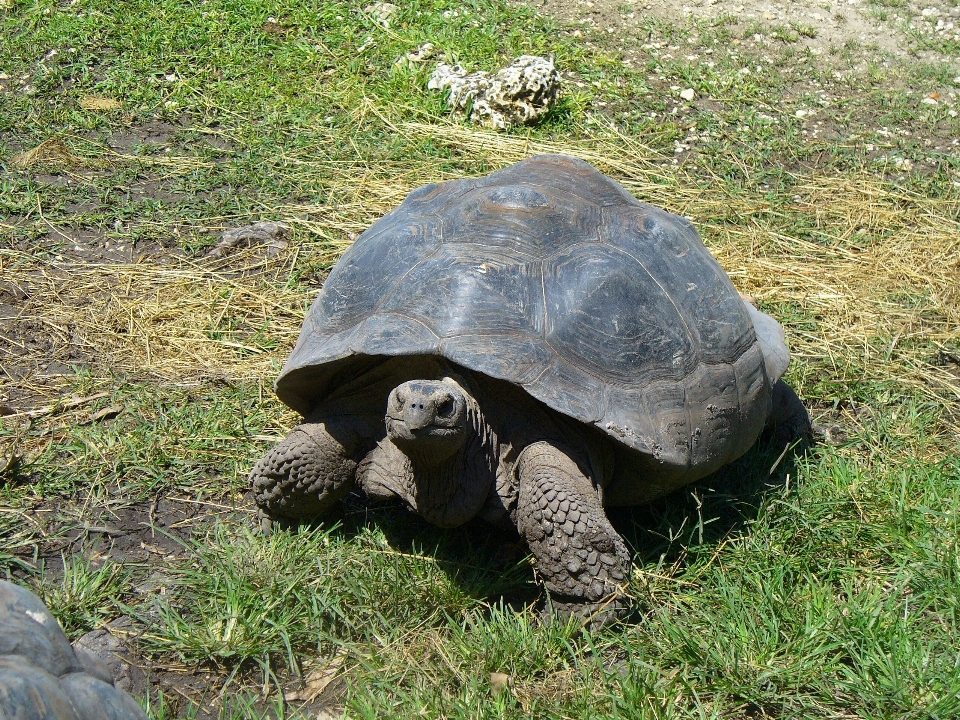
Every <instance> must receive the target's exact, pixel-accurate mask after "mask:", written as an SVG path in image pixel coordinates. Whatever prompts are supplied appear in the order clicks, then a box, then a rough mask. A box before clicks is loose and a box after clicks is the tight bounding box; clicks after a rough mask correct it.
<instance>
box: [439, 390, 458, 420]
mask: <svg viewBox="0 0 960 720" xmlns="http://www.w3.org/2000/svg"><path fill="white" fill-rule="evenodd" d="M455 409H456V403H454V401H453V398H452V397H450V396H449V395H447V397H445V398H444V399H443V400H441V401H440V403H439V404H438V405H437V415H439V416H440V417H444V418H447V417H450V416H451V415H453V411H454V410H455Z"/></svg>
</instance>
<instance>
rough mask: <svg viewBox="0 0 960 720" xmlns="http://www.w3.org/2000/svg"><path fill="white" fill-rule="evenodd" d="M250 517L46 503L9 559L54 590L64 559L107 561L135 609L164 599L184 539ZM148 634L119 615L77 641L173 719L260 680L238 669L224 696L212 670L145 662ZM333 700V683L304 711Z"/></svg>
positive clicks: (242, 505) (184, 507)
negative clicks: (28, 537) (121, 571)
mask: <svg viewBox="0 0 960 720" xmlns="http://www.w3.org/2000/svg"><path fill="white" fill-rule="evenodd" d="M252 512H253V509H252V501H251V500H250V499H249V498H243V499H242V500H239V501H236V500H234V499H231V498H220V499H213V500H210V501H198V500H196V499H194V498H189V497H177V496H158V497H157V498H155V499H154V500H153V501H152V502H139V503H130V502H128V501H125V500H120V499H118V500H116V501H113V500H107V501H103V500H102V499H97V498H93V497H88V498H86V499H83V498H79V499H70V500H55V501H45V502H41V503H39V504H38V505H37V506H36V507H34V508H32V509H30V510H27V511H26V512H25V515H24V518H25V520H26V521H27V522H28V523H29V525H30V526H31V527H32V530H33V531H34V533H35V535H36V538H37V539H36V541H35V542H34V543H33V544H32V545H30V546H27V547H24V548H21V549H19V550H18V551H17V553H16V554H17V556H18V557H19V558H20V559H21V560H22V561H23V562H24V563H25V564H26V565H28V566H30V565H32V566H35V567H39V566H40V565H41V564H42V565H43V568H44V575H45V578H46V582H47V583H52V584H54V585H56V584H57V583H58V582H59V579H60V578H61V577H62V576H63V561H64V558H78V557H83V558H86V559H87V560H88V561H89V562H90V563H91V565H92V566H93V567H97V566H99V565H100V564H102V563H103V562H106V561H110V562H114V563H117V564H119V565H121V566H122V567H124V568H125V569H128V570H132V571H133V573H134V578H135V582H134V593H135V596H134V597H133V598H131V599H129V600H128V602H130V603H131V604H132V605H134V606H136V605H138V604H139V603H140V602H141V601H143V600H146V599H148V598H149V596H150V595H156V594H160V595H165V594H166V593H167V591H168V590H167V588H168V584H169V582H170V575H169V571H168V568H169V567H170V566H171V564H173V563H175V562H179V561H182V560H183V559H184V558H186V557H189V555H190V550H189V546H188V542H189V541H190V539H191V538H193V537H194V536H196V535H202V534H203V533H204V532H205V531H206V530H207V529H209V528H210V527H212V526H213V524H214V523H215V522H216V521H217V520H218V519H230V518H232V519H233V522H238V523H244V522H248V521H249V520H248V518H249V516H250V514H251V513H252ZM13 575H14V577H15V578H17V579H18V581H20V582H23V583H25V584H27V585H28V586H29V585H30V580H29V576H28V575H27V574H26V572H25V571H23V570H19V569H18V570H14V571H13ZM137 596H139V597H137ZM150 629H151V627H150V623H149V621H147V622H144V621H143V619H138V618H135V617H131V616H126V615H121V616H120V617H118V618H115V619H113V620H111V621H110V622H108V623H106V624H105V625H104V626H103V628H98V629H94V630H92V631H91V632H89V633H86V634H85V635H83V636H82V637H81V638H80V639H79V640H78V641H77V642H78V643H79V644H80V645H81V646H82V647H84V648H85V649H87V650H88V651H91V652H94V653H96V654H98V655H100V657H101V659H103V660H104V661H105V662H106V663H107V664H108V665H109V666H111V667H112V668H113V669H114V671H115V675H119V677H120V684H121V686H123V687H124V689H125V690H127V691H128V692H130V693H131V694H133V695H134V696H136V697H146V696H147V695H148V694H149V695H150V697H151V698H153V699H154V700H155V699H156V698H157V697H159V693H160V692H162V693H163V695H164V697H165V698H166V702H167V706H168V708H170V709H171V710H172V712H173V713H174V714H175V715H176V714H179V713H181V712H184V711H186V710H187V708H189V707H190V705H191V704H192V705H193V706H194V707H195V709H196V713H197V714H195V715H190V716H191V717H196V718H197V720H207V719H211V720H212V719H213V718H217V717H219V716H220V706H221V705H222V703H223V701H224V697H231V696H232V695H233V694H234V689H237V688H239V687H240V686H241V685H244V686H245V685H248V684H249V681H250V680H251V679H252V680H254V681H257V679H258V677H259V675H258V673H257V672H256V671H255V668H252V667H251V668H249V669H248V671H244V670H243V669H241V671H239V672H238V673H236V675H234V676H233V679H232V680H231V683H232V685H231V688H233V689H228V690H226V692H224V691H225V687H224V683H225V682H226V681H227V679H228V678H227V676H226V675H225V674H224V673H222V672H220V671H218V670H217V669H215V668H207V667H195V666H187V665H183V664H181V663H177V662H176V661H175V660H173V659H169V660H166V661H165V660H163V659H160V658H151V657H146V656H145V655H144V653H143V652H142V651H141V648H140V637H141V636H142V635H143V634H144V633H147V632H149V631H150ZM280 681H281V682H282V683H284V685H285V686H286V687H287V688H288V689H296V688H298V687H299V686H300V685H301V681H300V680H299V679H298V678H295V677H292V676H291V677H286V676H282V675H281V677H280ZM338 694H339V691H338V686H337V684H336V683H334V684H332V685H331V687H329V688H328V689H327V691H325V692H324V693H323V695H322V696H321V697H320V698H313V699H311V703H309V704H308V707H307V709H310V708H314V709H317V710H321V709H322V708H323V707H325V706H327V705H329V704H330V702H331V698H332V697H333V696H334V695H337V696H338ZM265 708H266V705H265V706H264V709H265Z"/></svg>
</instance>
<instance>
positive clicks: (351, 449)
mask: <svg viewBox="0 0 960 720" xmlns="http://www.w3.org/2000/svg"><path fill="white" fill-rule="evenodd" d="M365 429H366V428H365V427H364V424H363V423H362V422H360V421H358V420H357V419H355V418H350V417H348V418H332V419H328V420H327V421H326V422H305V423H303V424H302V425H298V426H297V427H295V428H294V429H293V430H291V431H290V434H289V435H287V436H286V437H285V438H284V439H283V440H281V441H280V442H279V443H278V444H277V445H276V446H275V447H274V448H273V449H272V450H270V452H268V453H267V454H266V455H264V456H263V457H262V458H261V459H260V460H259V461H258V462H257V464H256V465H254V467H253V470H251V472H250V484H251V486H252V488H253V494H254V499H255V500H256V503H257V505H258V507H259V509H260V518H261V523H262V525H263V529H264V530H265V531H270V530H271V529H272V528H273V527H274V526H275V525H280V526H283V525H287V524H290V523H291V522H295V521H296V520H300V519H310V518H314V517H317V516H318V515H321V514H323V513H324V512H326V511H327V510H329V509H330V508H331V507H332V506H333V504H334V503H336V502H337V501H338V500H340V499H341V498H342V497H343V496H344V495H346V494H347V493H348V492H350V490H351V488H352V487H353V485H354V483H355V479H356V470H357V463H358V462H359V461H360V460H361V459H362V458H363V456H364V455H365V454H366V452H367V450H368V445H369V444H370V441H369V440H368V438H367V437H366V436H367V433H366V432H364V430H365Z"/></svg>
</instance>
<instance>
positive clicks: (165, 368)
mask: <svg viewBox="0 0 960 720" xmlns="http://www.w3.org/2000/svg"><path fill="white" fill-rule="evenodd" d="M402 131H403V132H406V133H408V134H410V135H414V136H417V137H419V138H422V137H423V136H430V137H432V138H433V139H434V141H436V142H440V143H444V144H446V145H448V146H450V147H453V148H454V149H456V150H457V151H460V152H462V153H463V154H464V155H468V156H469V157H470V158H471V161H472V162H474V163H476V164H478V165H479V164H481V163H483V164H485V165H486V166H487V167H500V166H503V165H506V164H509V163H511V162H514V161H517V160H520V159H521V158H523V157H526V156H529V155H533V154H538V153H544V152H549V153H554V152H563V153H569V154H572V155H576V156H579V157H581V158H583V159H585V160H588V161H589V162H591V163H593V164H594V165H595V166H597V167H598V168H599V169H600V170H601V171H603V172H606V173H608V174H610V175H612V176H613V177H615V178H617V179H618V180H619V181H620V182H621V183H622V184H623V185H624V186H626V187H627V188H628V189H629V190H630V191H631V192H633V193H634V194H635V195H636V196H637V197H639V198H641V199H642V200H644V201H647V202H650V203H653V204H656V205H661V206H663V207H666V208H668V209H670V210H672V211H674V212H678V213H681V214H684V215H686V216H688V217H691V218H692V219H693V220H694V221H695V222H696V223H697V225H698V226H699V227H700V228H701V231H702V232H703V234H704V236H705V238H706V240H707V242H708V244H709V245H710V247H711V249H712V250H713V252H714V253H715V254H716V256H717V257H718V259H719V260H720V262H721V264H722V265H723V266H724V267H725V268H726V269H727V271H728V272H729V273H730V275H731V276H732V278H733V280H734V283H735V284H736V285H737V286H738V288H739V289H740V290H741V291H744V292H747V293H749V294H751V295H754V296H755V297H757V298H759V299H760V300H761V301H762V302H764V303H768V304H776V303H791V304H793V305H794V306H798V307H799V309H800V314H801V315H802V316H804V317H807V318H812V319H814V320H815V322H816V330H815V331H812V332H811V331H810V330H807V329H804V328H802V327H791V326H790V324H789V322H788V335H789V341H790V345H791V347H792V349H793V351H794V353H795V355H796V356H797V357H799V358H803V359H804V360H806V361H807V362H808V363H813V364H815V365H816V366H817V367H818V368H820V369H821V370H822V371H826V372H834V373H837V374H838V375H839V376H846V375H847V374H848V373H851V372H852V373H859V377H860V379H863V380H868V381H888V380H889V381H895V382H897V383H900V384H904V385H909V386H911V387H913V388H916V389H918V390H920V391H922V392H923V393H926V394H927V395H929V396H931V397H933V398H937V399H939V400H943V401H945V402H951V403H955V402H957V401H958V400H960V378H958V377H957V376H956V375H955V374H952V373H951V372H949V371H948V370H947V369H946V368H945V367H941V366H938V365H937V364H935V363H936V360H937V357H936V349H937V348H942V347H943V345H944V344H945V343H948V342H950V341H955V340H956V339H957V337H960V290H958V285H957V281H956V278H958V277H960V233H958V232H957V230H956V227H957V225H956V222H957V215H958V204H957V203H956V202H955V201H946V200H935V199H929V198H923V197H917V196H912V195H909V194H907V193H905V192H904V191H903V190H900V189H897V188H895V187H894V186H892V185H890V184H886V183H884V182H882V181H880V180H877V179H876V178H871V177H867V176H864V177H860V178H850V177H839V176H836V175H810V176H808V177H806V178H803V179H802V180H801V181H800V182H799V183H798V185H797V187H796V196H795V197H794V204H793V205H792V206H791V207H790V208H789V211H790V212H791V213H792V214H793V216H794V219H796V218H802V219H803V221H804V223H805V225H806V227H808V228H809V227H811V226H812V227H814V228H815V229H816V234H817V237H818V241H817V242H814V241H811V240H810V239H808V238H809V234H808V236H807V239H804V238H801V237H800V236H799V234H797V235H794V234H791V219H790V218H784V217H781V216H779V215H778V214H777V213H774V212H773V211H771V208H770V206H769V203H768V202H767V201H766V200H765V199H764V198H763V197H761V196H759V195H749V194H746V193H740V194H730V193H728V192H725V191H724V190H723V189H722V188H723V187H724V186H723V185H721V184H720V183H716V184H710V183H708V182H704V179H703V178H702V177H700V178H696V177H690V176H688V174H687V172H686V170H685V169H684V168H683V167H680V168H664V167H661V166H659V165H657V164H655V163H654V162H652V161H651V160H647V159H645V158H648V157H653V156H652V155H651V153H649V151H647V150H646V149H645V148H644V147H643V146H640V145H638V144H636V143H633V142H631V141H630V140H629V139H627V138H624V137H622V136H618V135H615V134H609V135H608V136H607V137H606V138H605V139H599V140H591V141H590V142H576V143H569V144H555V143H543V142H532V141H529V140H527V139H524V138H519V137H512V136H505V135H502V134H495V133H488V132H478V131H472V130H469V129H466V128H464V127H462V126H456V125H447V126H444V125H440V126H427V125H417V124H410V125H407V126H405V127H404V128H402ZM48 143H49V144H48ZM48 143H44V144H43V145H41V146H40V147H39V148H37V149H35V150H33V151H30V153H27V155H30V157H31V158H32V159H31V160H30V162H35V161H38V158H41V156H42V158H43V159H44V160H49V159H48V158H47V157H46V156H47V155H48V154H49V153H51V152H52V153H54V154H55V155H56V156H57V157H58V158H60V161H63V158H64V157H67V158H74V159H75V157H76V156H74V155H72V154H71V153H69V150H67V149H64V148H62V147H61V145H62V143H60V144H58V143H54V142H50V141H48ZM45 146H47V147H45ZM41 150H42V151H41ZM48 151H49V152H48ZM114 155H115V157H113V158H111V162H133V161H136V162H153V159H144V158H139V157H137V158H134V157H132V156H122V155H118V154H114ZM159 161H160V162H163V163H164V164H166V165H170V170H171V171H173V172H177V171H181V170H183V169H184V168H180V167H179V165H177V160H176V159H175V158H162V159H159ZM24 162H26V160H24ZM195 162H196V161H192V162H186V163H185V167H188V166H191V165H193V164H194V163H195ZM287 164H288V167H289V169H290V171H291V172H294V173H305V174H311V175H312V176H313V177H315V178H316V177H321V178H325V179H326V183H327V187H328V189H329V197H330V198H333V199H335V201H329V200H328V202H326V203H325V204H323V205H289V206H286V207H281V208H276V212H275V216H276V217H278V218H280V219H283V220H287V221H289V222H291V223H292V224H293V225H295V226H298V227H299V228H300V230H301V233H300V234H301V240H304V237H303V236H304V234H305V233H306V234H308V235H309V236H311V238H310V239H306V241H304V242H301V243H298V244H295V245H292V246H291V248H290V249H289V250H288V251H286V252H285V253H283V254H281V255H280V256H279V257H277V258H273V259H263V258H262V256H261V254H259V253H258V251H257V250H248V251H244V252H239V253H236V254H234V255H233V256H231V257H230V258H228V259H227V261H226V262H224V261H217V262H213V261H209V260H204V259H192V258H188V257H180V256H176V255H169V256H167V257H166V258H165V260H164V263H163V264H156V263H153V262H149V263H148V262H141V263H138V264H130V265H104V264H77V263H68V262H60V261H57V260H50V259H38V258H36V257H31V256H28V255H26V254H23V253H19V252H15V251H9V250H7V251H2V252H0V272H2V274H3V276H4V277H5V278H6V279H7V280H9V281H12V282H14V283H18V284H21V285H24V286H25V287H29V288H30V289H31V292H30V295H31V300H30V301H29V302H28V304H27V305H26V307H25V308H24V309H23V312H22V314H21V316H20V320H21V321H23V322H27V323H30V324H31V326H32V327H34V328H35V332H36V333H38V334H39V335H42V336H45V337H46V338H47V343H48V347H49V348H60V349H63V348H66V347H67V346H72V347H74V348H79V349H80V350H82V352H83V353H84V354H86V355H88V356H90V357H91V358H97V359H99V360H101V361H105V362H107V363H109V365H110V366H111V367H113V368H116V369H117V370H122V371H123V372H127V373H132V374H134V375H138V374H142V373H147V374H149V375H150V376H153V377H156V378H158V379H167V380H176V381H183V380H185V379H188V380H199V379H202V378H207V377H210V376H211V375H213V376H221V377H227V378H256V377H259V378H263V377H270V376H271V375H272V374H273V373H275V371H276V368H277V367H278V365H279V363H281V362H282V360H283V358H284V357H285V355H286V353H287V352H288V351H289V348H290V347H291V346H292V344H293V342H294V341H295V339H296V336H297V333H298V331H299V326H300V323H301V322H302V319H303V315H304V312H305V309H306V308H307V306H308V305H309V302H310V301H311V299H312V296H313V294H314V292H315V291H314V290H312V289H308V290H304V289H299V290H289V289H285V281H286V279H287V277H288V276H289V275H290V273H291V272H292V271H293V269H294V267H295V266H296V265H297V264H298V263H302V262H310V263H314V264H328V263H330V262H332V261H333V260H334V259H335V258H336V257H337V256H338V255H339V253H340V252H342V250H343V249H344V248H345V247H346V246H347V245H348V244H349V242H350V241H351V239H352V238H353V237H355V235H356V233H358V232H360V231H362V230H363V229H364V228H365V227H367V226H369V225H370V224H371V223H372V222H374V221H375V220H376V218H378V217H379V216H381V215H382V214H383V213H385V212H386V211H387V210H389V209H390V208H392V207H394V206H396V205H397V204H398V203H399V202H400V201H401V200H402V199H403V197H404V196H405V195H406V194H407V193H408V192H409V191H410V190H411V189H413V188H414V187H416V186H417V185H420V184H422V183H424V182H429V181H437V180H443V179H448V178H449V176H450V175H449V173H448V174H446V175H445V174H444V173H442V172H440V171H438V170H437V169H436V167H435V164H434V163H432V162H429V161H427V160H424V161H423V162H422V164H420V165H415V164H407V165H404V166H402V167H390V166H387V167H379V168H369V167H365V166H364V165H363V164H362V163H361V162H358V163H357V164H355V165H350V166H344V165H343V164H342V163H334V162H332V161H331V162H325V161H324V160H323V158H322V157H321V159H319V160H316V159H315V160H302V159H298V158H296V157H293V158H288V159H287ZM731 217H732V218H735V219H736V221H735V222H730V221H728V220H724V219H723V218H731ZM7 341H8V342H12V343H13V344H14V345H17V344H22V343H21V342H20V341H18V340H17V339H16V338H7ZM275 343H276V346H275V347H274V344H275ZM55 353H56V350H54V354H55ZM846 379H850V378H846ZM49 389H52V388H49Z"/></svg>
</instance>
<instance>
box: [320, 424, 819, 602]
mask: <svg viewBox="0 0 960 720" xmlns="http://www.w3.org/2000/svg"><path fill="white" fill-rule="evenodd" d="M810 448H811V444H810V443H809V442H807V441H806V440H804V441H801V442H798V443H795V444H794V445H791V446H789V447H787V448H786V449H781V448H780V447H779V446H776V445H775V444H774V441H773V438H772V437H768V436H763V437H761V439H760V440H758V442H757V443H756V444H755V445H754V447H753V448H751V450H750V451H748V452H747V454H746V455H744V456H743V457H742V458H740V459H739V460H737V461H735V462H733V463H731V464H730V465H727V466H725V467H723V468H721V469H720V470H718V471H717V472H715V473H713V474H712V475H710V476H708V477H706V478H704V479H702V480H700V481H698V482H696V483H691V484H690V485H686V486H684V487H682V488H679V489H678V490H675V491H674V492H672V493H670V494H669V495H666V496H664V497H662V498H659V499H657V500H654V501H652V502H650V503H647V504H645V505H638V506H633V507H622V508H612V509H610V510H609V511H608V516H609V518H610V521H611V522H612V523H613V525H614V528H615V529H616V530H617V532H619V533H620V534H621V536H623V538H624V540H625V541H626V542H627V544H628V545H629V546H630V548H631V550H632V551H633V558H634V563H635V564H637V565H639V566H640V567H643V566H646V565H657V564H660V565H668V566H671V567H672V568H673V571H677V570H680V569H682V568H683V567H684V566H685V564H686V558H687V557H688V556H689V555H691V554H695V551H696V548H697V547H700V546H702V547H706V548H710V550H711V551H713V550H715V548H716V547H717V545H718V544H719V543H720V542H722V541H723V540H724V539H728V538H730V537H731V536H737V535H740V534H743V533H749V532H750V527H751V525H752V523H753V521H755V520H756V519H757V518H758V517H759V515H760V512H761V509H762V508H763V507H764V505H765V504H766V503H767V502H768V498H769V496H770V495H771V494H781V493H783V491H784V488H785V486H786V485H787V483H788V478H796V477H797V470H798V461H799V459H800V458H801V457H803V456H804V455H805V454H806V453H807V452H809V450H810ZM334 522H336V523H337V524H338V527H337V528H336V529H335V530H334V532H336V533H338V534H342V535H343V536H344V537H353V536H355V535H358V534H360V533H362V532H364V531H365V530H368V529H377V530H379V531H380V532H382V533H383V536H384V537H385V538H386V541H387V543H388V544H389V545H390V547H391V549H392V550H394V551H396V552H399V553H403V554H409V555H416V556H421V555H422V556H428V557H430V558H431V559H433V560H434V561H435V562H436V563H437V564H438V566H439V568H440V569H441V571H442V572H444V573H445V574H446V575H447V576H448V577H449V578H451V579H452V580H454V581H455V582H456V583H457V585H458V587H459V588H460V589H461V590H462V591H463V592H464V593H465V594H466V595H468V596H469V597H471V598H473V599H475V600H477V601H480V602H483V603H486V604H491V605H492V604H501V603H502V604H503V605H506V606H511V607H514V608H515V609H519V608H522V607H523V606H526V605H530V604H533V603H538V602H542V601H543V599H544V597H545V595H544V592H543V590H542V588H540V587H539V586H538V584H537V582H536V580H535V577H534V573H533V565H532V562H531V559H530V556H529V550H528V549H527V547H526V544H525V543H524V542H523V541H522V540H521V538H520V536H519V534H518V533H517V532H516V530H515V529H513V528H501V527H495V526H492V525H490V524H488V523H485V522H483V521H481V520H473V521H470V522H468V523H466V524H465V525H462V526H460V527H457V528H446V529H445V528H438V527H436V526H434V525H431V524H429V523H428V522H426V521H425V520H423V519H422V518H421V517H419V516H418V515H416V514H414V513H412V512H409V511H408V510H406V509H405V508H403V507H400V506H399V505H395V504H379V505H377V504H371V503H370V502H368V501H367V500H366V498H364V497H363V496H362V495H351V496H350V497H348V498H347V499H346V500H345V501H344V502H343V503H341V506H340V508H339V509H338V510H336V511H334V512H331V513H330V514H328V515H327V516H325V518H324V519H323V523H324V525H327V526H329V525H330V524H333V523H334Z"/></svg>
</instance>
